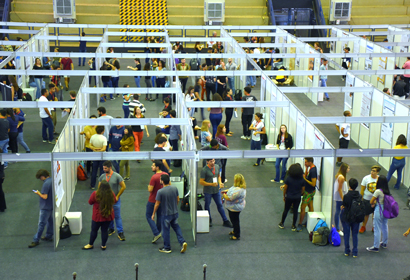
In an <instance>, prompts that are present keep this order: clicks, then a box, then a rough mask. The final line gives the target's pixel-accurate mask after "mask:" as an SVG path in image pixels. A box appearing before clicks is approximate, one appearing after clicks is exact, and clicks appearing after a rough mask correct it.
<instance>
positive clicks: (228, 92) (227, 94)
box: [222, 88, 236, 136]
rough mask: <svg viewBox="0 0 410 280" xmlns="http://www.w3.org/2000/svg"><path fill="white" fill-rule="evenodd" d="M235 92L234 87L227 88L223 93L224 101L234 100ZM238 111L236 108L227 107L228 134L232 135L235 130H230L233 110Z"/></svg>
mask: <svg viewBox="0 0 410 280" xmlns="http://www.w3.org/2000/svg"><path fill="white" fill-rule="evenodd" d="M232 94H233V92H232V89H230V88H226V89H225V91H224V93H223V97H222V98H223V100H224V101H233V96H232ZM234 110H235V111H236V108H235V109H234V108H225V127H226V131H227V133H226V136H232V134H233V132H232V131H231V130H230V127H229V125H230V123H231V120H232V116H233V111H234Z"/></svg>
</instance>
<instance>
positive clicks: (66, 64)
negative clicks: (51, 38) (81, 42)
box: [61, 57, 73, 70]
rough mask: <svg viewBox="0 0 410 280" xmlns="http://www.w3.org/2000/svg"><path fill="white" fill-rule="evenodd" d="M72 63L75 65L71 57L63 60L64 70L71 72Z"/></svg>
mask: <svg viewBox="0 0 410 280" xmlns="http://www.w3.org/2000/svg"><path fill="white" fill-rule="evenodd" d="M72 63H73V61H72V60H71V58H69V57H68V58H62V59H61V64H63V70H71V64H72Z"/></svg>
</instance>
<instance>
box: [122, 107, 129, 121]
mask: <svg viewBox="0 0 410 280" xmlns="http://www.w3.org/2000/svg"><path fill="white" fill-rule="evenodd" d="M122 110H123V111H124V118H125V119H128V117H129V116H130V106H128V105H122Z"/></svg>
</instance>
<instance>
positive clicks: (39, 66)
mask: <svg viewBox="0 0 410 280" xmlns="http://www.w3.org/2000/svg"><path fill="white" fill-rule="evenodd" d="M33 70H44V68H43V65H42V64H41V59H40V58H38V57H37V58H36V60H35V63H34V66H33ZM34 81H35V83H36V86H37V91H36V99H39V98H40V97H41V89H42V87H43V76H42V75H38V76H34Z"/></svg>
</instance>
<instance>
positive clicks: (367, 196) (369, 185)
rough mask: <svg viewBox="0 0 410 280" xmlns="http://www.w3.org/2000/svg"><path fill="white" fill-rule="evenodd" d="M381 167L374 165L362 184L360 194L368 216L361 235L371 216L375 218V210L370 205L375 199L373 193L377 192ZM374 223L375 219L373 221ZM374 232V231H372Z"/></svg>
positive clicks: (360, 231)
mask: <svg viewBox="0 0 410 280" xmlns="http://www.w3.org/2000/svg"><path fill="white" fill-rule="evenodd" d="M380 170H381V167H380V166H378V165H373V166H372V168H371V171H370V175H366V176H365V177H364V178H363V180H362V184H361V187H362V189H361V192H360V194H361V195H362V196H363V202H364V205H365V211H366V216H365V217H364V220H363V224H362V227H361V228H360V229H359V233H364V232H365V231H366V225H367V221H368V220H369V216H370V214H372V216H373V217H374V214H373V213H374V208H373V207H372V206H371V204H370V200H371V199H372V197H373V193H374V191H375V190H376V183H377V179H378V178H379V172H380ZM372 221H373V219H372ZM372 231H374V229H372Z"/></svg>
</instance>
